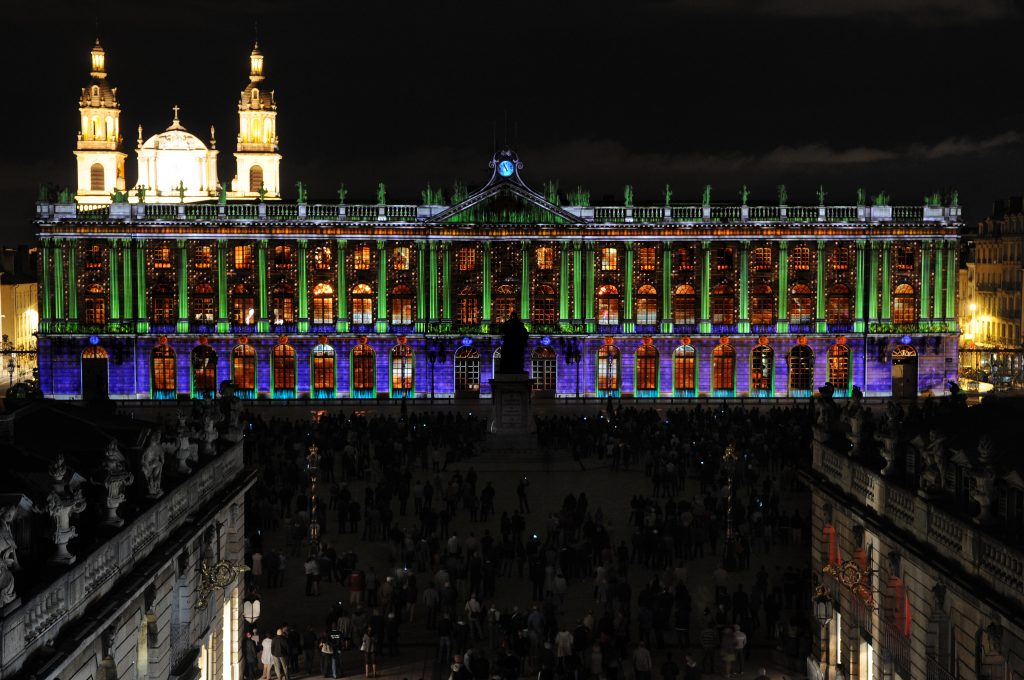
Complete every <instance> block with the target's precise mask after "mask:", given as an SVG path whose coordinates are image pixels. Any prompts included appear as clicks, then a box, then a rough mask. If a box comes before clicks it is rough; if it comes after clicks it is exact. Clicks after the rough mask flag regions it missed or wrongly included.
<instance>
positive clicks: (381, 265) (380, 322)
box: [373, 241, 388, 333]
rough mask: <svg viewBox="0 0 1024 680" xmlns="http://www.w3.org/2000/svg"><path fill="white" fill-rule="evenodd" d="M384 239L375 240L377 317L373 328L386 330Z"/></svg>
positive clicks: (386, 281)
mask: <svg viewBox="0 0 1024 680" xmlns="http://www.w3.org/2000/svg"><path fill="white" fill-rule="evenodd" d="M386 246H387V242H386V241H377V315H376V316H377V318H376V320H375V323H374V327H373V328H374V330H375V331H377V332H378V333H387V331H388V251H387V248H386Z"/></svg>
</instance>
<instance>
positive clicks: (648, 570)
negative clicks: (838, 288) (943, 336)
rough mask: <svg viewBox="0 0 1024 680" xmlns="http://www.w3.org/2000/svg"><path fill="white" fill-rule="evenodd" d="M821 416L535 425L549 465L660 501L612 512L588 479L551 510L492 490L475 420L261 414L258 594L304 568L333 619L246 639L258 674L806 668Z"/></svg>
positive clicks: (734, 413)
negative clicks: (644, 488) (557, 461)
mask: <svg viewBox="0 0 1024 680" xmlns="http://www.w3.org/2000/svg"><path fill="white" fill-rule="evenodd" d="M811 420H812V417H811V415H810V412H809V410H808V409H807V408H803V407H800V408H785V409H780V408H773V409H770V410H764V411H758V410H753V409H741V408H728V407H718V408H707V407H694V408H692V409H685V410H684V409H679V410H673V411H669V412H668V413H659V412H658V411H656V410H654V409H621V410H617V411H616V410H614V409H611V410H609V411H608V412H607V413H603V414H594V415H588V416H586V417H583V416H569V415H560V416H555V417H549V418H538V438H539V442H540V447H541V448H542V449H545V450H548V451H553V452H565V455H567V456H568V455H571V456H572V458H573V459H575V460H576V461H577V462H578V463H579V464H580V467H581V468H583V470H586V471H591V470H595V469H601V470H604V471H605V473H606V474H609V475H612V476H615V475H623V474H625V473H628V472H630V471H633V473H634V477H633V479H636V477H635V475H637V474H639V473H640V472H642V473H643V475H644V476H645V478H646V479H647V480H648V483H649V484H650V491H649V493H636V494H633V495H632V497H630V496H629V495H626V494H624V495H622V496H621V500H619V501H616V502H620V503H621V504H622V506H621V507H618V508H612V507H609V509H608V510H607V511H606V510H605V509H604V508H602V507H601V506H600V505H597V504H596V503H594V502H593V501H592V500H591V499H590V498H589V497H588V495H587V492H586V491H587V490H586V488H585V482H586V480H587V477H586V473H582V472H581V473H580V475H572V478H573V479H578V480H580V481H581V486H584V488H582V489H567V491H568V492H567V493H565V494H564V496H562V497H561V498H560V502H559V501H558V500H553V499H552V498H551V497H550V494H548V497H547V498H545V499H544V503H543V505H542V504H541V503H538V502H537V501H538V500H539V499H537V498H534V499H533V500H534V501H535V503H534V505H535V507H534V508H532V509H531V506H530V500H531V485H530V479H529V478H528V477H517V478H516V479H515V481H514V482H513V481H512V480H510V479H508V478H507V477H508V475H507V473H504V472H502V473H497V474H496V476H495V478H494V479H486V480H485V479H482V478H481V474H478V473H477V471H476V469H475V468H474V467H473V461H474V459H475V457H476V456H477V455H479V454H480V452H481V449H482V442H483V437H484V425H483V421H482V420H480V419H477V418H472V417H467V416H464V415H460V414H457V413H431V414H408V415H405V416H404V417H401V418H398V417H389V416H376V417H369V418H368V417H364V416H356V415H352V416H348V417H346V416H343V415H342V414H337V415H327V414H324V415H322V416H321V417H319V419H318V420H317V421H316V422H295V421H287V420H284V419H271V420H264V419H262V418H261V417H260V416H258V415H253V416H251V417H250V418H249V422H250V423H251V424H250V426H249V430H248V432H247V437H246V455H247V456H248V460H249V461H250V462H251V463H252V464H254V465H255V466H257V467H258V468H259V469H260V470H261V472H262V474H261V476H260V481H259V482H258V486H257V489H256V490H255V491H254V493H252V494H250V501H249V507H248V511H249V513H250V514H249V520H248V527H249V528H250V534H249V537H248V539H247V541H248V543H247V555H248V559H249V561H250V566H251V567H252V570H251V571H250V572H249V574H248V577H249V579H250V581H251V586H252V587H254V588H260V589H263V588H267V589H272V588H280V587H282V586H284V585H285V572H286V571H290V572H292V573H295V574H296V577H297V574H298V571H299V569H298V564H302V573H303V574H304V578H305V590H304V592H305V595H306V596H307V597H309V598H312V599H311V602H316V603H321V602H327V603H329V604H328V605H326V606H325V605H322V604H321V605H319V610H320V611H322V612H323V618H322V619H320V620H319V621H317V622H316V624H315V625H314V624H308V625H307V626H306V627H305V628H302V629H299V628H293V627H289V626H287V625H283V624H282V626H281V628H280V629H279V630H275V634H274V635H272V636H267V637H265V638H264V637H261V633H260V632H259V631H249V633H247V636H246V640H245V642H244V647H245V648H244V650H243V651H244V652H245V653H244V654H243V658H244V659H245V661H246V677H247V678H257V677H260V678H264V680H269V677H270V676H271V675H274V676H275V677H276V678H284V677H290V676H289V673H292V672H295V671H297V670H300V669H301V668H304V669H305V671H306V672H309V673H313V672H319V673H321V674H323V675H325V676H327V677H339V676H340V675H341V674H342V673H344V674H346V675H351V674H353V673H355V672H357V671H356V669H353V668H352V661H351V659H352V657H353V656H354V655H355V654H356V653H358V654H359V655H360V656H361V664H360V668H359V669H358V671H359V672H362V673H363V674H364V675H365V676H366V677H372V676H375V675H376V674H377V673H378V670H379V666H378V661H379V660H380V659H385V658H387V659H389V660H397V659H398V657H399V656H400V653H401V650H402V644H403V642H404V641H405V640H406V639H407V638H409V637H412V638H413V639H415V640H417V641H418V643H419V644H422V640H423V639H424V638H425V637H427V639H429V640H430V641H431V644H432V645H436V647H435V649H434V651H433V652H432V653H431V654H430V655H429V656H430V661H431V662H432V663H433V665H434V668H432V669H431V672H432V673H434V674H435V676H436V673H437V672H440V671H438V670H437V669H444V670H443V673H442V675H444V677H448V676H450V677H451V679H452V680H469V678H480V679H481V680H488V679H490V678H495V677H500V678H503V679H505V680H513V679H514V678H519V677H521V676H523V675H525V674H538V677H539V678H540V679H541V680H548V679H551V680H553V679H554V678H558V679H559V680H563V679H565V680H568V679H571V680H618V679H619V678H625V677H627V676H634V677H636V678H637V679H638V680H650V678H652V677H654V676H655V675H659V677H661V678H665V679H666V680H680V679H682V680H688V679H690V678H697V677H701V674H703V673H712V672H714V673H719V674H724V675H726V676H730V675H733V674H738V673H742V672H748V671H752V670H753V669H751V668H750V664H749V660H748V654H749V651H750V648H751V646H752V645H754V644H757V645H760V646H767V648H768V649H770V650H777V651H776V652H775V653H777V654H778V655H780V658H784V659H786V660H788V661H789V662H790V663H794V664H796V663H799V661H798V660H799V659H802V658H804V657H806V655H807V653H808V652H809V650H810V644H811V639H810V634H809V630H810V627H809V625H808V621H807V617H806V614H805V613H804V612H805V610H806V609H807V603H808V602H809V601H810V591H811V588H812V575H811V572H810V570H809V569H807V568H804V569H796V568H795V567H793V566H786V567H784V566H783V564H784V563H785V561H786V559H785V557H784V556H782V555H778V554H777V553H785V552H787V551H788V553H789V554H797V555H799V554H805V552H806V549H807V548H806V546H807V545H808V544H809V540H810V536H809V523H808V522H807V521H806V518H805V514H802V513H801V512H800V510H799V509H795V508H791V507H786V506H787V505H789V504H788V503H787V502H786V501H787V498H788V496H789V495H790V494H791V492H793V491H795V489H796V488H797V481H796V479H797V477H796V471H797V469H798V468H799V466H801V465H805V464H806V463H807V460H808V458H809V455H810V454H809V433H810V423H811ZM313 444H315V445H316V446H317V449H318V452H319V469H318V471H317V472H318V474H317V477H318V487H317V488H318V502H317V503H315V504H313V503H311V502H310V498H309V495H308V489H309V469H308V465H309V460H308V459H307V454H308V450H309V447H310V446H311V445H313ZM727 446H729V447H731V449H730V450H731V451H732V452H733V453H734V454H735V460H734V461H732V462H730V460H729V459H728V458H727V457H725V456H723V454H724V453H725V450H726V447H727ZM631 485H632V486H631V488H632V489H637V486H636V481H634V482H632V483H631ZM499 490H500V491H499ZM311 508H314V509H312V510H311ZM311 512H312V513H315V515H313V516H311ZM314 517H315V519H316V521H317V523H318V529H319V540H318V541H316V542H311V541H310V540H309V524H310V522H311V521H312V520H313V519H314ZM616 518H620V519H618V520H617V521H616ZM621 518H626V519H625V520H624V521H623V520H622V519H621ZM269 536H274V537H278V536H281V537H283V538H281V539H280V540H275V544H274V545H270V544H269V543H270V540H269V538H268V537H269ZM343 545H344V546H346V547H345V548H341V546H343ZM385 548H386V549H385ZM794 548H795V549H794ZM357 553H362V554H357ZM381 554H385V555H386V559H384V560H381V559H379V556H380V555H381ZM709 560H710V562H711V564H712V565H713V566H712V567H711V568H707V567H706V566H702V567H701V568H700V570H699V571H698V572H695V571H691V569H690V566H691V564H694V565H705V564H706V563H707V562H708V561H709ZM288 565H294V567H293V568H292V569H290V570H289V569H288ZM524 580H525V581H526V582H528V584H529V586H530V592H529V597H526V596H525V593H524V592H523V588H522V581H524ZM584 592H585V593H586V594H585V595H582V596H581V595H580V593H584ZM572 594H575V596H574V597H568V599H567V596H570V595H572ZM580 602H583V603H584V604H582V605H581V604H580ZM410 631H411V632H410ZM407 656H408V655H407ZM300 659H301V660H302V664H303V665H300ZM343 660H344V661H346V663H345V664H344V665H343V664H342V663H341V662H342V661H343ZM343 666H344V667H343ZM751 677H753V676H751Z"/></svg>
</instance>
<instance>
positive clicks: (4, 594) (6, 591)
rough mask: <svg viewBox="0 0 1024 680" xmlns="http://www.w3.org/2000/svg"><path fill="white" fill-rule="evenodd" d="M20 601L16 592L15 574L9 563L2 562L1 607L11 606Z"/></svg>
mask: <svg viewBox="0 0 1024 680" xmlns="http://www.w3.org/2000/svg"><path fill="white" fill-rule="evenodd" d="M16 599H18V594H17V593H16V592H14V574H13V573H12V572H11V570H10V568H9V567H8V566H7V563H6V562H4V561H3V560H0V607H3V606H5V605H8V604H10V603H11V602H14V601H15V600H16Z"/></svg>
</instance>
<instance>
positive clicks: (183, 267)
mask: <svg viewBox="0 0 1024 680" xmlns="http://www.w3.org/2000/svg"><path fill="white" fill-rule="evenodd" d="M178 332H179V333H188V241H186V240H184V239H181V240H179V241H178Z"/></svg>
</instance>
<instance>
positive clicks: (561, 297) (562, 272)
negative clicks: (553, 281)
mask: <svg viewBox="0 0 1024 680" xmlns="http://www.w3.org/2000/svg"><path fill="white" fill-rule="evenodd" d="M561 247H562V250H561V253H559V256H558V322H559V323H560V324H563V323H568V322H569V244H568V243H567V242H565V241H562V246H561Z"/></svg>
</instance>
